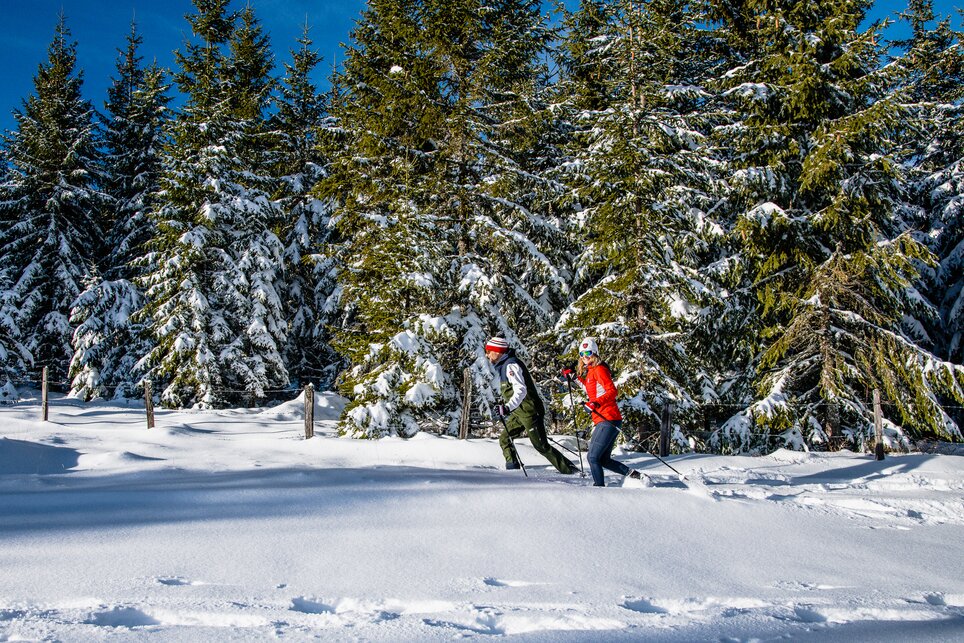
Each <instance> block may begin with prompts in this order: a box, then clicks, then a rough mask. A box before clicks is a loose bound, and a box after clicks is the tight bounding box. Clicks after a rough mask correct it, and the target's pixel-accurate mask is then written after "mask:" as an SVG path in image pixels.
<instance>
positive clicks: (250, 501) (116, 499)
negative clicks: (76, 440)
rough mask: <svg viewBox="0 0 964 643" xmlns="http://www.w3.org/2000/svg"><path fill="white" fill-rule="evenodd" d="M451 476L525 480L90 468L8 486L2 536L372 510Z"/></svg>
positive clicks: (408, 472) (368, 472)
mask: <svg viewBox="0 0 964 643" xmlns="http://www.w3.org/2000/svg"><path fill="white" fill-rule="evenodd" d="M448 482H452V483H457V485H458V487H460V488H463V489H464V488H465V487H466V485H469V486H471V485H477V487H478V488H480V489H482V488H486V487H494V486H505V485H513V484H517V482H518V481H515V480H510V479H508V478H507V477H505V476H499V475H493V474H492V472H484V471H479V472H472V471H447V470H436V469H422V468H417V467H401V466H383V467H375V468H338V469H310V468H284V469H269V470H264V469H259V470H256V471H227V472H215V473H204V472H198V471H177V470H173V471H172V470H167V471H160V472H153V473H149V474H144V473H137V474H120V475H110V476H86V475H85V476H83V477H82V478H72V483H71V484H70V485H58V486H56V487H51V488H44V489H43V490H42V491H41V492H31V493H22V492H21V491H17V490H12V491H7V490H3V489H0V540H2V538H3V537H4V536H5V535H8V534H15V533H25V532H32V531H46V530H56V531H60V530H71V529H76V530H87V529H99V528H114V527H121V526H144V525H157V524H177V523H182V522H202V521H215V520H243V519H245V518H251V519H252V520H263V519H265V518H274V517H285V516H292V517H303V516H305V515H315V516H319V517H324V516H330V515H336V514H337V515H344V516H351V515H354V514H356V513H357V514H358V515H372V512H374V511H377V510H378V508H379V505H382V504H386V503H387V504H394V503H396V502H397V499H398V497H399V496H400V495H404V496H406V497H409V496H412V495H413V494H418V493H429V492H434V491H435V490H436V489H438V488H439V487H442V486H444V485H445V484H446V483H448Z"/></svg>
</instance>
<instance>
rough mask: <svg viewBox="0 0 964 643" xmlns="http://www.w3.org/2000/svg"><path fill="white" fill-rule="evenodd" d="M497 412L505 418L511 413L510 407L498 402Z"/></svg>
mask: <svg viewBox="0 0 964 643" xmlns="http://www.w3.org/2000/svg"><path fill="white" fill-rule="evenodd" d="M495 414H496V415H498V416H499V417H500V418H504V417H505V416H507V415H508V414H509V409H508V408H506V406H505V404H496V405H495Z"/></svg>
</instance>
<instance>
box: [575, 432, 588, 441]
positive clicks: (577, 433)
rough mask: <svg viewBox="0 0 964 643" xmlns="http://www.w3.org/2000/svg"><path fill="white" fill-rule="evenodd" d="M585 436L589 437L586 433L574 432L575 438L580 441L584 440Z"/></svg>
mask: <svg viewBox="0 0 964 643" xmlns="http://www.w3.org/2000/svg"><path fill="white" fill-rule="evenodd" d="M587 435H589V433H588V432H587V431H576V437H577V438H579V439H580V440H585V439H586V436H587Z"/></svg>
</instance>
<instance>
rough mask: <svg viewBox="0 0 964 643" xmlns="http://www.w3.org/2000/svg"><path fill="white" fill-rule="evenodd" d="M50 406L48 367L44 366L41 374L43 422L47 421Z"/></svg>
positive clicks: (41, 414)
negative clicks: (48, 397)
mask: <svg viewBox="0 0 964 643" xmlns="http://www.w3.org/2000/svg"><path fill="white" fill-rule="evenodd" d="M48 408H49V400H48V399H47V367H46V366H44V368H43V371H41V375H40V420H41V421H42V422H46V421H47V410H48Z"/></svg>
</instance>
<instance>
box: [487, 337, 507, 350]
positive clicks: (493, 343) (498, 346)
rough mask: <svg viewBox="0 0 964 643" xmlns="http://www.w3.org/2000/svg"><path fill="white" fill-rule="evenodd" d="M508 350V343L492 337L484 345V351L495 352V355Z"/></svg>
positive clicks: (500, 338)
mask: <svg viewBox="0 0 964 643" xmlns="http://www.w3.org/2000/svg"><path fill="white" fill-rule="evenodd" d="M507 350H509V342H507V341H505V339H503V338H502V337H492V338H490V339H489V341H487V342H486V343H485V351H486V352H489V351H495V352H496V353H504V352H506V351H507Z"/></svg>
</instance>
